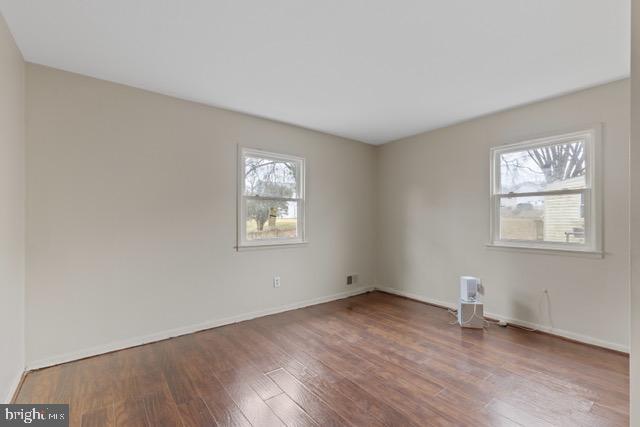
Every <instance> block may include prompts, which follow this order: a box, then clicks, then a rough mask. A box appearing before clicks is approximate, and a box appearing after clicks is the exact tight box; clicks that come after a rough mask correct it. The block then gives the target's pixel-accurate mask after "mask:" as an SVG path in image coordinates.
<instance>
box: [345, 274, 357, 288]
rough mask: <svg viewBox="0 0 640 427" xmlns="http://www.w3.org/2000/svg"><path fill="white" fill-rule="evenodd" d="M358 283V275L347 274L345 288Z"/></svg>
mask: <svg viewBox="0 0 640 427" xmlns="http://www.w3.org/2000/svg"><path fill="white" fill-rule="evenodd" d="M356 283H358V275H357V274H353V273H351V274H347V286H351V285H354V284H356Z"/></svg>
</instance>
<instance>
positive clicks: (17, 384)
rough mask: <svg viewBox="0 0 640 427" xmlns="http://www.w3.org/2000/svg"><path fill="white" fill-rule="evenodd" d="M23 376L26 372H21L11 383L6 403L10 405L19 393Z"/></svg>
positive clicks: (5, 399)
mask: <svg viewBox="0 0 640 427" xmlns="http://www.w3.org/2000/svg"><path fill="white" fill-rule="evenodd" d="M22 375H24V372H19V373H18V376H17V377H15V378H14V380H13V381H12V382H11V386H10V387H9V391H8V392H7V396H6V397H5V398H4V401H3V402H4V403H6V404H8V403H11V400H12V399H13V396H15V394H16V392H17V391H18V387H20V381H21V380H22Z"/></svg>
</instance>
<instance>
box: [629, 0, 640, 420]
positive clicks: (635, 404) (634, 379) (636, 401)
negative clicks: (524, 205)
mask: <svg viewBox="0 0 640 427" xmlns="http://www.w3.org/2000/svg"><path fill="white" fill-rule="evenodd" d="M631 23H632V25H631V31H632V39H631V126H632V127H631V155H630V158H631V165H632V167H631V279H632V280H631V304H630V306H631V425H632V426H637V425H640V0H633V2H632V13H631Z"/></svg>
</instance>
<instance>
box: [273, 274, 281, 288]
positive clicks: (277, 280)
mask: <svg viewBox="0 0 640 427" xmlns="http://www.w3.org/2000/svg"><path fill="white" fill-rule="evenodd" d="M273 287H274V288H279V287H280V276H273Z"/></svg>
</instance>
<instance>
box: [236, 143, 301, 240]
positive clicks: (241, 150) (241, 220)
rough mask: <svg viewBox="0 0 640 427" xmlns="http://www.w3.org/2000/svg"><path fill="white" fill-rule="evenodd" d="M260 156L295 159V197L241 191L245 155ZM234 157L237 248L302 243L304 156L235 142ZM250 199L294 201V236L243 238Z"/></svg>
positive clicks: (245, 233) (285, 159) (243, 184)
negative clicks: (295, 232)
mask: <svg viewBox="0 0 640 427" xmlns="http://www.w3.org/2000/svg"><path fill="white" fill-rule="evenodd" d="M251 156H255V157H260V158H266V159H273V160H281V161H289V162H291V161H292V162H296V163H297V166H298V167H297V168H296V182H297V184H298V185H297V189H296V190H297V194H298V197H260V196H247V195H245V176H244V173H245V158H246V157H251ZM237 157H238V161H237V227H236V228H237V246H236V248H237V249H243V248H259V247H277V246H288V245H300V244H304V243H306V242H307V241H306V238H305V234H306V233H305V224H306V214H305V213H306V204H307V202H306V200H307V199H306V185H305V184H306V160H305V158H304V157H300V156H294V155H290V154H283V153H276V152H272V151H265V150H261V149H257V148H249V147H243V146H238V156H237ZM250 199H262V200H281V201H288V202H297V204H298V207H297V209H298V212H297V213H298V215H297V221H298V222H297V230H298V236H297V237H281V238H270V239H259V240H248V239H247V232H246V229H247V212H246V201H247V200H250Z"/></svg>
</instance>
